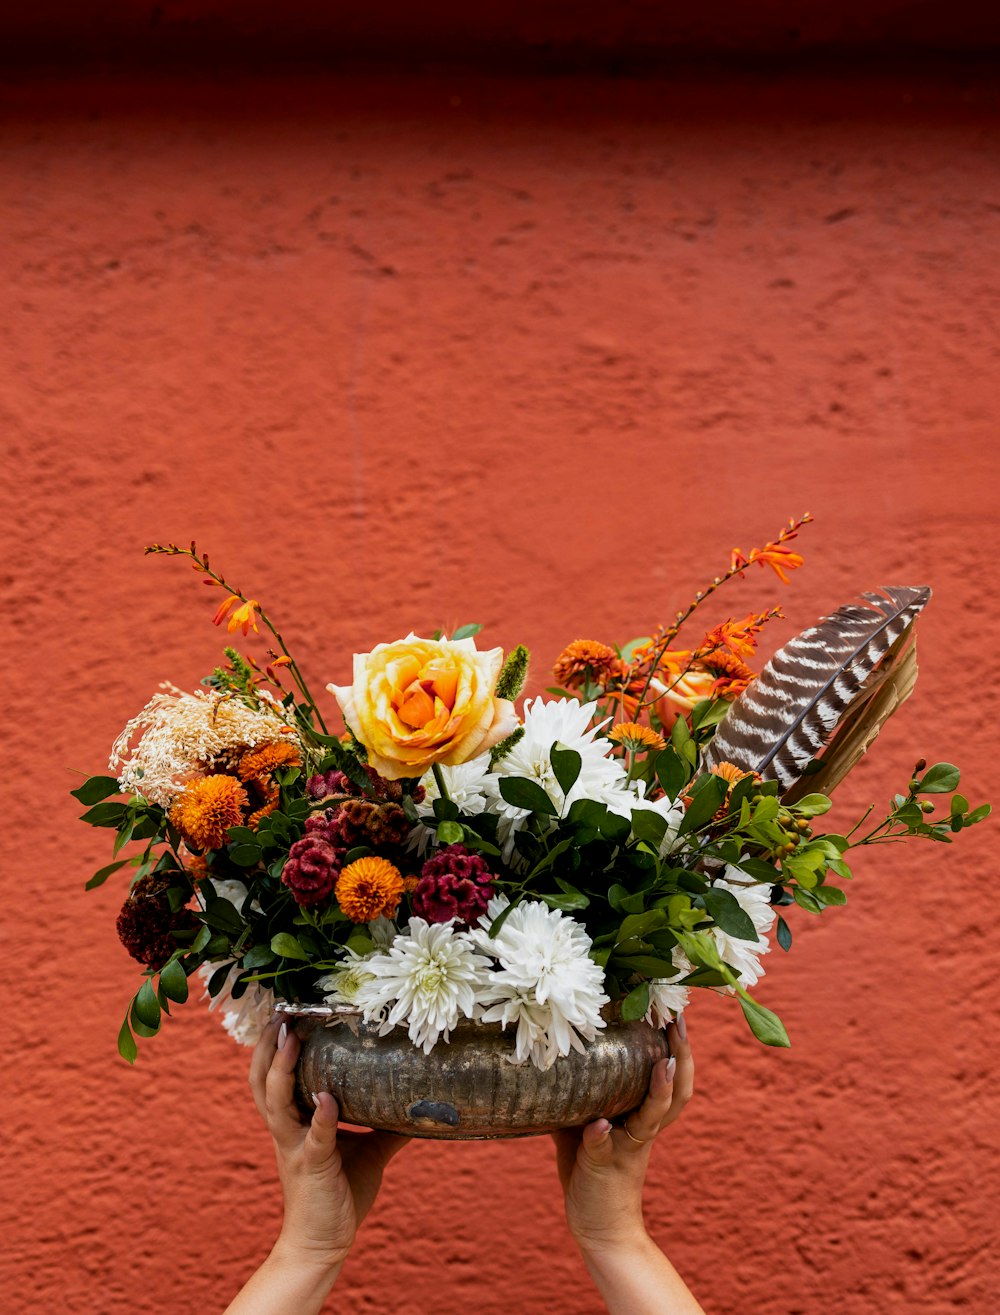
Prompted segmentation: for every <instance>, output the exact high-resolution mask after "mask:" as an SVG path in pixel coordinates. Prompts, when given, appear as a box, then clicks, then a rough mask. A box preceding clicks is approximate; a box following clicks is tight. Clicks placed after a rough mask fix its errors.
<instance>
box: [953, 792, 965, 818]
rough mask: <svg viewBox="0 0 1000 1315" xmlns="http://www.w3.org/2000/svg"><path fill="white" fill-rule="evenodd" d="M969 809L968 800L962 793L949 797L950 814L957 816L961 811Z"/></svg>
mask: <svg viewBox="0 0 1000 1315" xmlns="http://www.w3.org/2000/svg"><path fill="white" fill-rule="evenodd" d="M968 811H969V801H968V799H966V797H965V795H964V794H956V795H952V797H951V815H952V817H958V816H959V815H960V814H962V813H967V812H968Z"/></svg>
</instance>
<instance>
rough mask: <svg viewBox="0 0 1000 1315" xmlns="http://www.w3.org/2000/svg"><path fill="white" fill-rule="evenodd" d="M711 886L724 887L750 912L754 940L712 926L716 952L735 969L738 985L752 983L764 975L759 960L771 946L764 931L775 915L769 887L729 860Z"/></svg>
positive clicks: (771, 923) (770, 926)
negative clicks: (754, 933) (723, 870)
mask: <svg viewBox="0 0 1000 1315" xmlns="http://www.w3.org/2000/svg"><path fill="white" fill-rule="evenodd" d="M712 885H713V886H719V887H721V888H722V889H723V890H728V891H730V893H731V894H733V895H735V896H736V899H737V902H738V903H739V905H740V908H742V909H743V911H744V912H745V913H747V914H749V915H750V921H751V922H752V923H753V925H754V929H755V930H756V932H757V937H758V939H757V940H755V941H742V940H739V939H738V938H737V937H735V936H730V935H729V934H728V932H724V931H723V930H722V929H721V928H720V927H713V928H712V935H713V936H714V937H715V944H716V946H717V947H718V950H719V953H720V954H721V955H722V957H723V959H724V960H725V961H726V963H728V964H729V966H730V967H731V968H734V969H735V970H736V972H737V974H738V976H739V981H740V985H741V986H753V985H754V984H755V983H756V982H758V981H759V980H760V978H762V977H763V976H764V969H763V968H762V967H761V965H760V960H761V957H762V956H763V955H765V954H767V953H768V952H769V951H770V949H771V946H770V943H769V942H768V939H767V933H768V932H769V931H770V930H771V928H772V927H773V926H774V921H775V918H776V917H777V916H778V915H777V911H776V909H775V908H774V907H773V905H772V904H771V902H770V900H771V887H770V886H769V885H768V884H767V883H766V882H765V883H763V884H762V883H760V882H756V881H754V880H753V878H752V877H749V876H747V874H746V873H745V872H743V871H741V870H740V868H739V867H737V866H735V865H734V864H732V863H730V864H729V865H728V866H727V867H726V870H725V872H723V874H722V876H721V877H719V878H718V879H717V880H715V881H713V882H712ZM732 989H733V988H732V987H730V988H729V990H732Z"/></svg>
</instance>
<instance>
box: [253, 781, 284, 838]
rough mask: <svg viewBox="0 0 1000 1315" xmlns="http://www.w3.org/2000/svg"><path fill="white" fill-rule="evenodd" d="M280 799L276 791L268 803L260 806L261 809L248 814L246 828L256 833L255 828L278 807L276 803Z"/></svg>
mask: <svg viewBox="0 0 1000 1315" xmlns="http://www.w3.org/2000/svg"><path fill="white" fill-rule="evenodd" d="M280 797H281V796H280V795H279V794H278V792H277V790H275V792H274V795H273V796H272V797H271V798H270V799H268V801H267V802H266V803H265V804H264V805H262V807H260V808H257V809H255V810H254V811H253V812H252V813H251V814H250V816H249V817H248V818H247V826H248V827H250V828H251V829H252V830H254V831H256V830H257V828H258V827H259V826H260V824H261V822H262V821H263V820H264V818H265V817H267V816H268V814H269V813H273V812H274V810H275V809H276V808H277V807H278V802H279V800H280Z"/></svg>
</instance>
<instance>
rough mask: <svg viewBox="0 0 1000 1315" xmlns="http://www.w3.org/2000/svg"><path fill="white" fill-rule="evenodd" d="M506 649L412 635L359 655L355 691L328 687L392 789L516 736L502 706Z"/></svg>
mask: <svg viewBox="0 0 1000 1315" xmlns="http://www.w3.org/2000/svg"><path fill="white" fill-rule="evenodd" d="M502 665H503V649H501V648H493V649H490V651H489V652H488V653H479V652H477V650H476V645H475V643H474V641H473V640H472V639H454V640H453V639H420V638H419V637H418V636H417V635H407V637H406V638H405V639H400V640H398V641H397V642H396V643H394V644H378V645H376V647H375V648H373V649H372V651H371V652H370V653H356V654H355V655H354V683H353V684H351V685H328V686H327V689H328V690H329V691H330V693H331V694H333V696H334V698H336V700H337V702H338V703H339V704H340V710H341V712H343V714H344V720H345V721H346V722H347V724H348V726H349V727H350V728H351V730H352V731H353V732H354V734H355V735H356V736H357V738H358V739H359V740H360V742H361V743H362V744H363V745H364V746H365V749H366V750H367V751H368V762H369V764H370V766H372V767H374V769H375V770H376V771H377V772H378V773H379V775H380V776H385V777H387V778H388V779H389V780H390V781H395V780H398V779H399V778H400V777H402V776H423V775H424V773H425V772H426V771H427V770H428V769H429V768H430V767H431V766H432V765H433V764H434V763H442V764H443V765H444V766H446V767H454V766H455V765H456V764H457V763H464V762H468V761H469V759H470V758H477V757H478V756H479V755H480V754H482V753H487V752H489V750H490V749H492V748H493V747H494V745H496V744H499V742H500V741H501V740H502V739H504V738H506V736H508V735H510V734H511V732H512V731H514V730H515V729H516V727H517V725H518V719H517V714H516V712H515V711H514V705H513V703H511V702H510V700H509V699H498V698H496V696H495V694H494V691H495V689H496V684H497V677H498V676H499V675H500V668H501V666H502Z"/></svg>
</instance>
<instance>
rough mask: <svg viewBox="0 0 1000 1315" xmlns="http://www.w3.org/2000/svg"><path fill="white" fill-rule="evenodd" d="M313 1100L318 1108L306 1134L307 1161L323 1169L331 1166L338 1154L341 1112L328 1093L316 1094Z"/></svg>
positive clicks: (320, 1092)
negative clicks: (338, 1127)
mask: <svg viewBox="0 0 1000 1315" xmlns="http://www.w3.org/2000/svg"><path fill="white" fill-rule="evenodd" d="M313 1100H314V1101H315V1103H316V1108H315V1110H314V1111H313V1116H312V1120H311V1122H310V1124H309V1130H308V1132H307V1133H306V1139H305V1151H306V1160H307V1162H308V1163H310V1164H312V1165H314V1166H316V1167H317V1168H321V1167H324V1166H325V1165H327V1164H329V1163H330V1161H331V1160H333V1159H334V1158H335V1156H336V1154H337V1119H338V1117H339V1114H340V1111H339V1110H338V1108H337V1102H336V1101H335V1100H334V1098H333V1096H331V1095H330V1093H329V1092H328V1091H319V1092H315V1093H314V1095H313Z"/></svg>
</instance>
